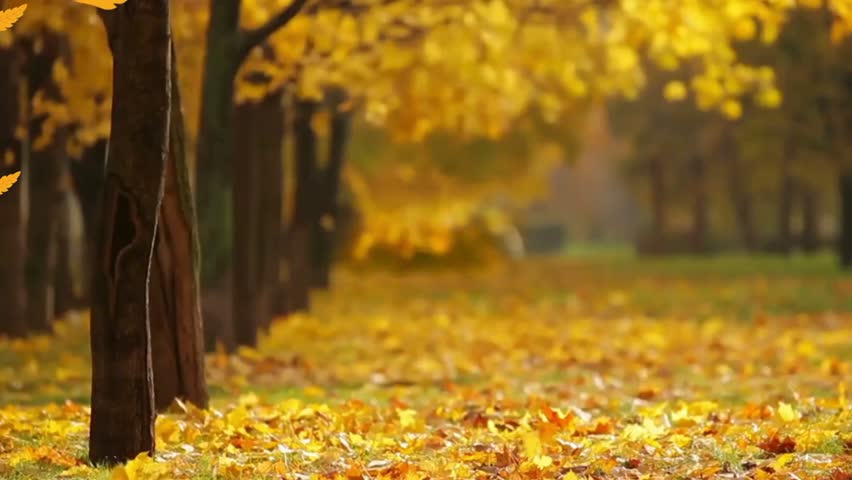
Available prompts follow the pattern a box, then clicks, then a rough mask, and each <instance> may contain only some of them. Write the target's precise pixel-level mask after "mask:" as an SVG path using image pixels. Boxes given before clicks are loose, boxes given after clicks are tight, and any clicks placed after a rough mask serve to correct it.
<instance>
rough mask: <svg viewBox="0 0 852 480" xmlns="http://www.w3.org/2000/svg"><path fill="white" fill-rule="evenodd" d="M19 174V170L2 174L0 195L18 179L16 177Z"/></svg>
mask: <svg viewBox="0 0 852 480" xmlns="http://www.w3.org/2000/svg"><path fill="white" fill-rule="evenodd" d="M20 176H21V172H15V173H11V174H9V175H3V176H2V177H0V195H3V194H4V193H6V192H8V191H9V189H10V188H12V185H14V184H15V182H17V181H18V177H20Z"/></svg>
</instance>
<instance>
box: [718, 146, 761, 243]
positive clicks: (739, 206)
mask: <svg viewBox="0 0 852 480" xmlns="http://www.w3.org/2000/svg"><path fill="white" fill-rule="evenodd" d="M726 150H727V151H724V152H723V156H724V157H725V158H726V159H727V160H728V187H729V189H730V195H731V197H730V198H731V203H732V205H733V208H734V216H735V217H736V221H737V228H738V230H739V232H740V240H741V241H742V244H743V247H744V248H745V249H746V251H749V252H751V251H753V250H754V249H755V248H756V247H757V239H756V236H755V229H754V213H753V209H752V198H751V195H750V194H749V191H748V182H747V180H746V179H745V178H744V174H745V173H744V172H743V169H742V165H741V164H740V159H739V155H738V153H737V151H736V147H734V146H731V147H730V148H728V149H726Z"/></svg>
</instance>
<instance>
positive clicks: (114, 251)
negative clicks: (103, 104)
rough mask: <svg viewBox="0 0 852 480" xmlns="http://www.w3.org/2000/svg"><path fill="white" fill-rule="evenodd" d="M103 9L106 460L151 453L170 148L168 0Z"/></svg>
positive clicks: (100, 339)
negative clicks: (109, 73) (154, 341)
mask: <svg viewBox="0 0 852 480" xmlns="http://www.w3.org/2000/svg"><path fill="white" fill-rule="evenodd" d="M102 13H103V12H102ZM103 15H104V23H105V24H106V26H107V32H108V37H109V42H110V47H111V49H112V52H113V102H112V131H111V134H110V142H109V153H108V157H107V167H106V176H105V182H104V190H103V192H104V197H103V202H102V205H103V209H102V212H103V214H102V216H101V219H100V220H101V222H100V227H99V229H98V230H99V238H98V246H97V249H96V252H95V256H94V257H95V262H96V264H95V266H94V267H95V268H94V272H93V275H92V277H93V282H92V315H91V317H92V318H91V347H92V348H91V350H92V407H91V409H92V416H91V425H90V434H89V458H90V460H91V461H92V462H93V463H98V464H101V463H107V464H109V463H116V462H122V461H126V460H128V459H132V458H134V457H135V456H136V455H138V454H139V453H140V452H149V453H151V454H153V452H154V421H155V418H156V413H155V409H154V389H153V372H152V359H151V331H150V323H149V316H150V312H149V305H148V298H149V282H148V279H149V275H150V271H151V263H152V257H153V251H154V240H155V238H156V235H157V222H158V219H159V213H160V204H161V201H162V195H163V179H164V176H165V167H166V159H167V156H168V147H169V118H170V113H169V111H170V106H171V88H170V78H171V74H170V63H171V62H170V56H171V55H170V47H171V39H170V34H169V2H168V0H134V1H132V2H127V3H126V4H123V5H120V6H119V7H118V8H117V9H116V10H114V11H112V12H106V13H103Z"/></svg>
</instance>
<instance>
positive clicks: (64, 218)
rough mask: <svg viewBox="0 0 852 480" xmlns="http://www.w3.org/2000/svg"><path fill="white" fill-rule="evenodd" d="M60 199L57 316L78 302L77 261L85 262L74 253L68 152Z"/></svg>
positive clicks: (56, 241) (55, 281)
mask: <svg viewBox="0 0 852 480" xmlns="http://www.w3.org/2000/svg"><path fill="white" fill-rule="evenodd" d="M60 167H61V169H62V170H61V172H60V177H59V200H58V202H57V205H56V211H57V215H56V217H57V225H56V233H55V236H54V239H53V241H54V243H55V244H56V247H55V249H56V268H55V270H54V272H53V285H54V292H55V296H54V310H55V315H56V316H57V317H60V316H62V315H63V314H65V313H66V312H68V311H70V310H72V309H73V308H75V307H77V306H78V305H79V303H80V302H79V297H80V296H79V294H78V288H75V287H76V286H75V282H74V275H73V270H74V263H78V264H82V262H83V261H82V259H81V258H80V257H79V256H76V255H74V252H73V246H74V244H75V239H74V238H72V237H73V235H74V232H73V227H72V221H73V219H72V218H71V214H72V211H73V209H74V208H75V205H74V202H76V198H75V197H74V194H73V193H72V192H71V179H70V173H69V171H68V156H67V155H64V158H63V162H62V164H61V165H60Z"/></svg>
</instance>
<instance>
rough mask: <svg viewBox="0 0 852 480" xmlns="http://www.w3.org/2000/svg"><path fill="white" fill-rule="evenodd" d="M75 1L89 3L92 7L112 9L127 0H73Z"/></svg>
mask: <svg viewBox="0 0 852 480" xmlns="http://www.w3.org/2000/svg"><path fill="white" fill-rule="evenodd" d="M74 1H75V2H77V3H82V4H83V5H91V6H93V7H98V8H100V9H102V10H113V9H115V7H116V5H121V4H122V3H124V2H126V1H127V0H74Z"/></svg>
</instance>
